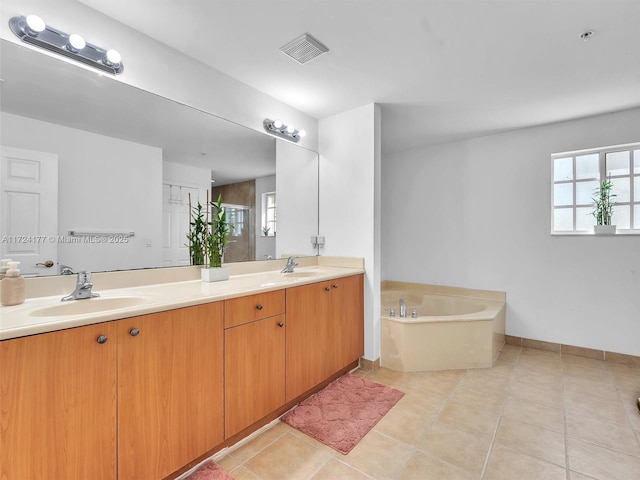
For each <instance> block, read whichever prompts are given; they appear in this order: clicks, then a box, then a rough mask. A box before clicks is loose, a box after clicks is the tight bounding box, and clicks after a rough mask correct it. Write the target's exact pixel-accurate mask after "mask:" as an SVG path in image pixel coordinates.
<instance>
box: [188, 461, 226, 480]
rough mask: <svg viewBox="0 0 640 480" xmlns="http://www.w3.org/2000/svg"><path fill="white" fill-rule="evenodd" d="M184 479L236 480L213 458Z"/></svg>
mask: <svg viewBox="0 0 640 480" xmlns="http://www.w3.org/2000/svg"><path fill="white" fill-rule="evenodd" d="M184 480H235V478H234V477H233V476H231V475H229V474H228V473H227V472H225V471H224V470H223V469H222V467H221V466H220V465H218V464H217V463H216V462H214V461H213V460H211V461H209V462H207V463H205V464H202V465H201V466H200V467H199V468H198V469H197V470H196V471H195V472H193V473H192V474H191V475H189V476H188V477H186V478H185V479H184Z"/></svg>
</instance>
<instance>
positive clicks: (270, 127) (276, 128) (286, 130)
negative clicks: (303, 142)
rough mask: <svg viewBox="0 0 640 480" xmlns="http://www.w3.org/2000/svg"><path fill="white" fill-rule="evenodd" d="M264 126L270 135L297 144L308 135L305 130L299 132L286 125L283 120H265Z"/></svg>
mask: <svg viewBox="0 0 640 480" xmlns="http://www.w3.org/2000/svg"><path fill="white" fill-rule="evenodd" d="M262 126H263V127H264V129H265V130H266V131H267V132H268V133H270V134H272V135H275V136H277V137H280V138H284V139H286V140H291V141H292V142H296V143H298V142H299V141H300V139H301V138H303V137H304V136H305V135H306V134H307V132H305V131H304V130H298V129H297V128H295V127H294V126H293V125H286V124H284V123H283V122H282V121H281V120H271V119H269V118H265V119H264V121H263V122H262Z"/></svg>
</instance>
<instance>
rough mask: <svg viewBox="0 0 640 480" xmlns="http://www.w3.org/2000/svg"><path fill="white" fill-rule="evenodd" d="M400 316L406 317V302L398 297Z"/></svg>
mask: <svg viewBox="0 0 640 480" xmlns="http://www.w3.org/2000/svg"><path fill="white" fill-rule="evenodd" d="M400 318H407V303H406V302H405V301H404V298H401V299H400Z"/></svg>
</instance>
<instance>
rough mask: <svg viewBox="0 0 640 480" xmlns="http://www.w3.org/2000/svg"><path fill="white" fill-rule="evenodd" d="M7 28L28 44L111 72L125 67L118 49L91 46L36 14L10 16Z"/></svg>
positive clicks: (117, 72)
mask: <svg viewBox="0 0 640 480" xmlns="http://www.w3.org/2000/svg"><path fill="white" fill-rule="evenodd" d="M9 28H11V31H12V32H13V33H14V34H15V35H16V36H17V37H18V38H20V39H21V40H22V41H23V42H25V43H28V44H30V45H35V46H37V47H40V48H43V49H45V50H48V51H50V52H54V53H57V54H59V55H63V56H65V57H68V58H72V59H73V60H76V61H78V62H82V63H84V64H85V65H89V66H91V67H94V68H98V69H100V70H102V71H105V72H109V73H111V74H113V75H118V74H120V73H122V72H123V70H124V65H123V64H122V58H121V57H120V54H119V53H118V52H117V51H115V50H105V49H103V48H100V47H98V46H96V45H92V44H91V43H88V42H86V41H85V39H84V38H83V37H82V36H81V35H78V34H77V33H72V34H71V35H69V34H67V33H65V32H63V31H61V30H58V29H56V28H53V27H51V26H49V25H47V24H46V23H45V22H44V20H42V18H40V17H39V16H37V15H27V16H26V17H24V16H20V17H13V18H11V19H10V20H9Z"/></svg>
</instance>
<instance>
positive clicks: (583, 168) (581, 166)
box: [576, 153, 600, 178]
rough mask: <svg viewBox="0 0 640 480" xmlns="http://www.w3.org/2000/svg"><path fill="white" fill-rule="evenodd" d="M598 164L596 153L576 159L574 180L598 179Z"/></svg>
mask: <svg viewBox="0 0 640 480" xmlns="http://www.w3.org/2000/svg"><path fill="white" fill-rule="evenodd" d="M598 162H599V160H598V154H597V153H592V154H591V155H581V156H579V157H576V178H598V177H599V176H600V168H599V166H598Z"/></svg>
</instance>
